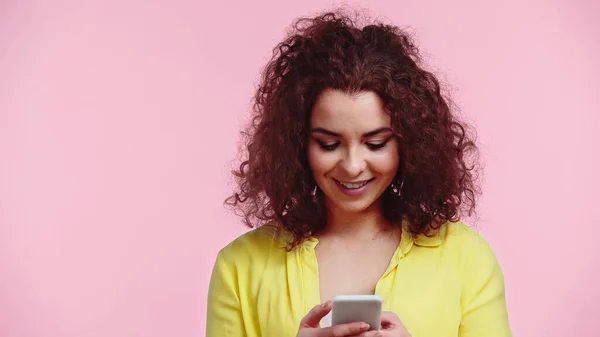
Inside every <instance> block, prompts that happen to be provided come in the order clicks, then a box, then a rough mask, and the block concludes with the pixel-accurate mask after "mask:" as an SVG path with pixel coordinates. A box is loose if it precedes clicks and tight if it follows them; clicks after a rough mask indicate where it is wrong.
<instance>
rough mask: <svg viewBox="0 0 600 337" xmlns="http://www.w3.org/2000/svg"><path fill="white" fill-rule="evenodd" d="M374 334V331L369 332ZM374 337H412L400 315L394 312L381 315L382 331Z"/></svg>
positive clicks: (377, 332)
mask: <svg viewBox="0 0 600 337" xmlns="http://www.w3.org/2000/svg"><path fill="white" fill-rule="evenodd" d="M370 332H373V331H369V333H370ZM359 336H361V337H362V336H365V337H366V336H371V335H367V334H363V335H359ZM373 336H376V337H411V336H410V333H408V330H406V328H405V327H404V324H402V321H400V318H399V317H398V315H396V314H395V313H393V312H389V311H385V312H382V313H381V330H380V331H376V332H375V334H374V335H373Z"/></svg>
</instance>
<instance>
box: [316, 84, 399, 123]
mask: <svg viewBox="0 0 600 337" xmlns="http://www.w3.org/2000/svg"><path fill="white" fill-rule="evenodd" d="M390 123H391V120H390V116H389V114H388V113H387V112H386V111H385V109H384V107H383V102H382V100H381V98H380V97H379V96H378V95H377V94H376V93H374V92H371V91H362V92H359V93H355V94H349V93H346V92H344V91H340V90H332V89H329V90H325V91H323V92H322V93H321V94H320V95H319V97H318V98H317V101H316V102H315V105H314V107H313V110H312V113H311V118H310V124H311V128H315V127H322V128H326V129H329V130H331V131H334V132H338V133H342V134H345V133H353V132H357V133H362V132H368V131H371V130H374V129H377V128H381V127H389V126H390Z"/></svg>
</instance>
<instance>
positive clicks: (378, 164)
mask: <svg viewBox="0 0 600 337" xmlns="http://www.w3.org/2000/svg"><path fill="white" fill-rule="evenodd" d="M399 163H400V157H399V156H398V152H397V150H395V149H394V151H390V152H389V153H385V154H383V155H381V156H379V157H378V158H376V159H375V160H373V168H374V169H375V170H377V171H378V172H379V173H381V174H383V175H391V176H394V175H396V172H398V166H399Z"/></svg>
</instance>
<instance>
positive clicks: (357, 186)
mask: <svg viewBox="0 0 600 337" xmlns="http://www.w3.org/2000/svg"><path fill="white" fill-rule="evenodd" d="M367 183H368V181H365V182H364V183H360V184H349V183H343V182H340V184H342V186H344V187H345V188H350V189H356V188H361V187H363V186H365V185H366V184H367Z"/></svg>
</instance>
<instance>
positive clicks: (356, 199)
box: [308, 90, 399, 212]
mask: <svg viewBox="0 0 600 337" xmlns="http://www.w3.org/2000/svg"><path fill="white" fill-rule="evenodd" d="M390 125H391V124H390V117H389V115H388V114H387V113H386V111H385V110H384V107H383V105H382V101H381V99H380V98H379V96H378V95H377V94H375V93H373V92H367V91H365V92H360V93H358V94H348V93H346V92H343V91H339V90H326V91H324V92H323V93H321V95H320V96H319V97H318V99H317V101H316V102H315V105H314V107H313V110H312V114H311V119H310V142H309V145H308V160H309V164H310V167H311V170H312V173H313V176H314V179H315V181H316V183H317V185H318V186H319V188H320V189H321V190H322V191H323V193H324V194H325V197H326V203H327V206H328V207H336V208H338V209H339V210H341V211H344V212H362V211H364V210H366V209H368V208H369V207H371V206H373V205H375V204H376V203H377V201H378V200H379V197H380V196H381V195H382V194H383V192H384V191H385V190H386V189H387V188H388V186H389V185H390V184H391V183H392V181H393V179H394V177H395V176H396V172H397V171H398V163H399V155H398V142H397V140H396V137H395V136H394V134H393V132H392V129H391V127H390Z"/></svg>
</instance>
